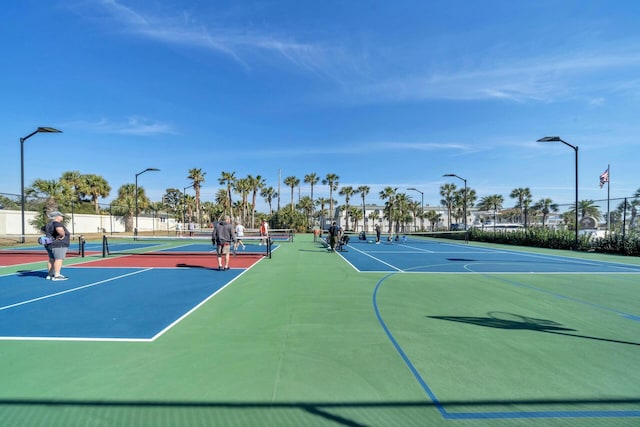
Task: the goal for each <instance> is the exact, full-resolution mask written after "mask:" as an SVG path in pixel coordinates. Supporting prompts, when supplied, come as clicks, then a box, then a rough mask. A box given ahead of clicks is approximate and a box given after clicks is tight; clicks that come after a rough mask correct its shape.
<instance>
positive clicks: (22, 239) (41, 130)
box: [20, 127, 62, 243]
mask: <svg viewBox="0 0 640 427" xmlns="http://www.w3.org/2000/svg"><path fill="white" fill-rule="evenodd" d="M36 133H62V131H61V130H58V129H55V128H50V127H39V128H37V129H36V130H34V131H33V132H31V133H30V134H29V135H27V136H25V137H24V138H20V209H21V214H20V218H21V220H22V234H20V243H24V242H25V230H24V142H25V141H26V140H27V139H29V138H31V137H32V136H33V135H35V134H36Z"/></svg>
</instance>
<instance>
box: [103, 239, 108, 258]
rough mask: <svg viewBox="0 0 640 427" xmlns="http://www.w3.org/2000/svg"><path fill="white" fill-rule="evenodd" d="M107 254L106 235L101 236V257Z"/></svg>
mask: <svg viewBox="0 0 640 427" xmlns="http://www.w3.org/2000/svg"><path fill="white" fill-rule="evenodd" d="M107 255H109V243H108V241H107V236H102V258H106V257H107Z"/></svg>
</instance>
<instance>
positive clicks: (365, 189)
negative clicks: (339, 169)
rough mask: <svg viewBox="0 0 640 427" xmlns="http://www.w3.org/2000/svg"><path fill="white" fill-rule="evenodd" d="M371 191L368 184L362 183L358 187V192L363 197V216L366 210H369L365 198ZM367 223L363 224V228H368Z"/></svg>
mask: <svg viewBox="0 0 640 427" xmlns="http://www.w3.org/2000/svg"><path fill="white" fill-rule="evenodd" d="M369 191H371V188H369V186H367V185H361V186H359V187H358V188H357V189H356V193H358V194H360V197H362V216H364V215H365V212H367V210H366V208H365V203H364V198H365V197H367V194H369ZM365 225H366V223H364V224H363V225H362V229H363V230H364V229H365V228H366V227H365ZM365 231H366V230H365Z"/></svg>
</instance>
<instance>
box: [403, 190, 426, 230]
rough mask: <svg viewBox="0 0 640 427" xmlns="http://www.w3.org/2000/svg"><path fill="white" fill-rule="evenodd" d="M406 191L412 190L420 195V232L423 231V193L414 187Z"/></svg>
mask: <svg viewBox="0 0 640 427" xmlns="http://www.w3.org/2000/svg"><path fill="white" fill-rule="evenodd" d="M407 190H413V191H417V192H418V193H420V231H424V193H423V192H422V191H420V190H418V189H417V188H415V187H409V188H407Z"/></svg>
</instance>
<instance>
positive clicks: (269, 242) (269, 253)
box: [267, 236, 271, 259]
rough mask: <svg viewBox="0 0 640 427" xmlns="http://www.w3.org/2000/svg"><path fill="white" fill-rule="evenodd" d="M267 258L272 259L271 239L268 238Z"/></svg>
mask: <svg viewBox="0 0 640 427" xmlns="http://www.w3.org/2000/svg"><path fill="white" fill-rule="evenodd" d="M267 257H268V258H269V259H271V237H270V236H268V237H267Z"/></svg>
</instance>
